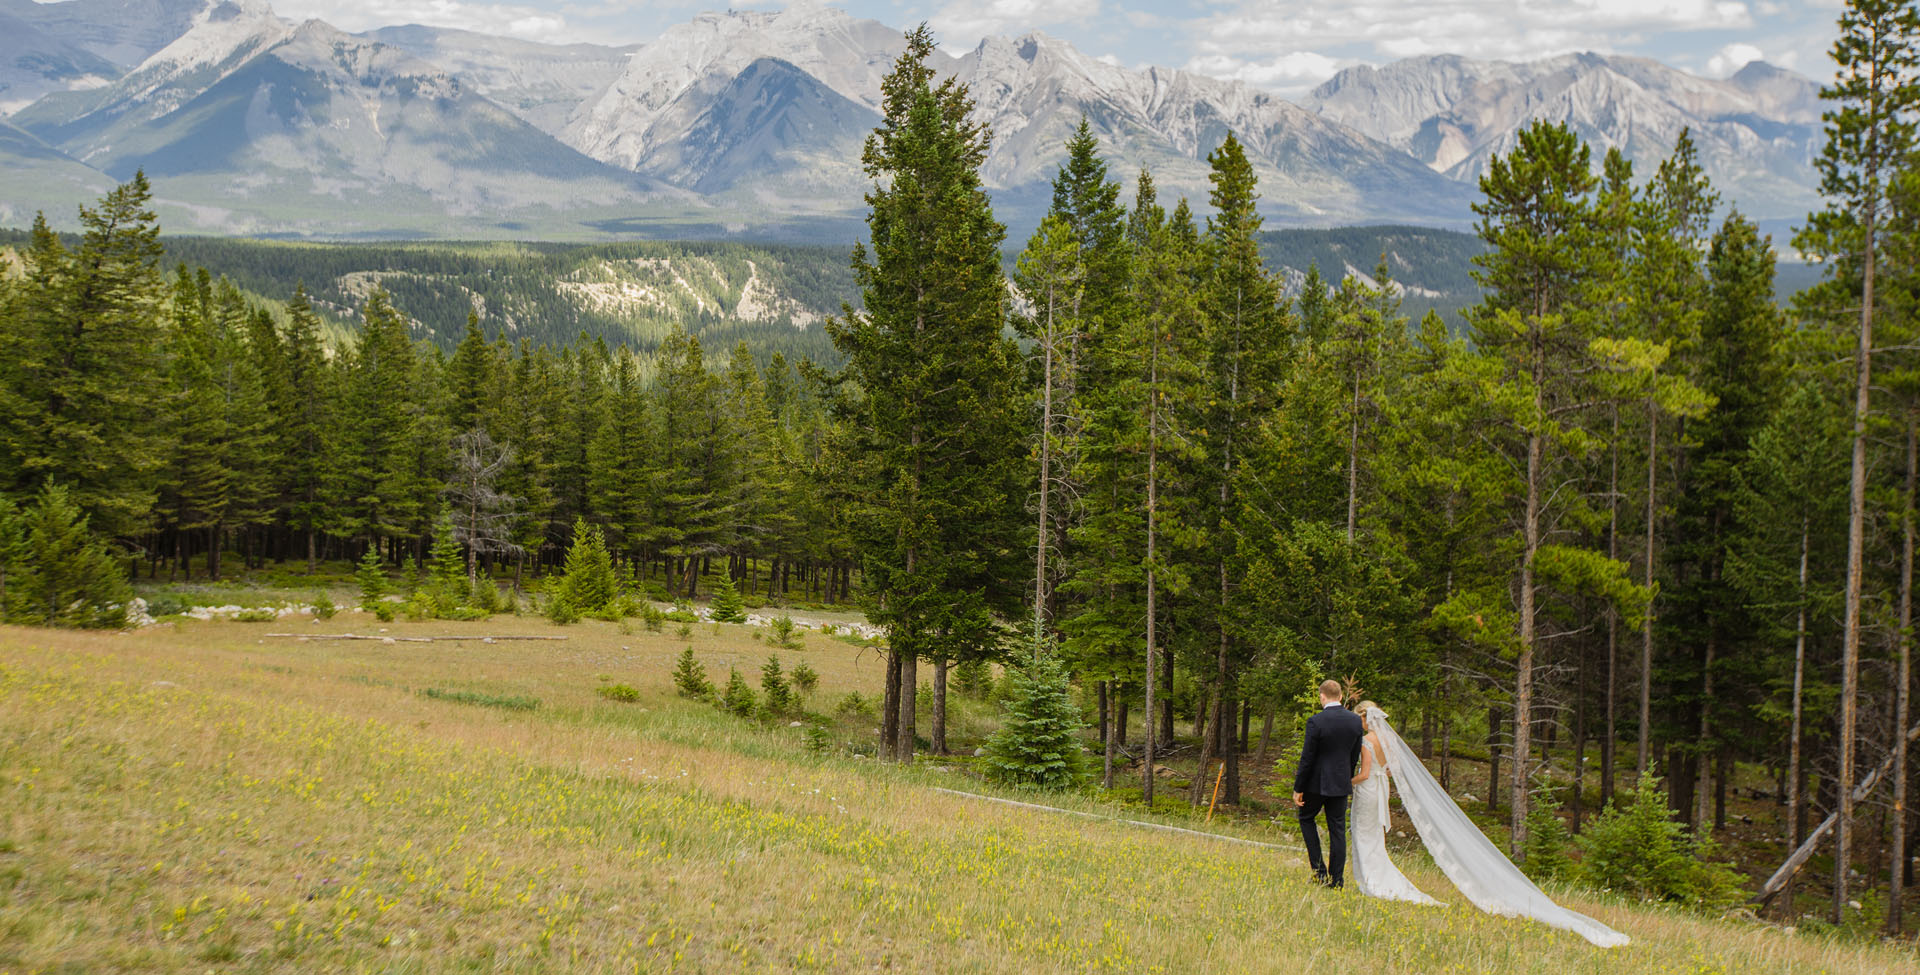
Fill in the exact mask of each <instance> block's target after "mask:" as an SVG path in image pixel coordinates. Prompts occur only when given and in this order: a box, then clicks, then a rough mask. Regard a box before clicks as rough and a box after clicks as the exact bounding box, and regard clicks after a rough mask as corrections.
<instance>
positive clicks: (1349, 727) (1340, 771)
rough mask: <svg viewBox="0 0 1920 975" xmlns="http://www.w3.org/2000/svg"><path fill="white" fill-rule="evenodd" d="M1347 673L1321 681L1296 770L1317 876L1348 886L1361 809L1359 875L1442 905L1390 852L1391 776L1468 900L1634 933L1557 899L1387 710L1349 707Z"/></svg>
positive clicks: (1588, 933)
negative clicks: (1481, 823) (1516, 861)
mask: <svg viewBox="0 0 1920 975" xmlns="http://www.w3.org/2000/svg"><path fill="white" fill-rule="evenodd" d="M1343 697H1344V694H1343V692H1342V689H1341V687H1340V682H1339V681H1332V680H1330V681H1327V682H1325V683H1323V684H1321V685H1320V712H1319V713H1318V714H1315V715H1314V716H1313V717H1311V718H1309V719H1307V730H1306V737H1305V739H1304V740H1303V741H1302V742H1301V748H1300V767H1299V770H1298V771H1297V772H1295V773H1294V778H1293V804H1294V805H1295V806H1296V807H1298V810H1299V814H1300V832H1301V834H1302V838H1303V839H1304V840H1305V842H1306V846H1307V863H1308V864H1309V865H1310V866H1312V867H1313V874H1314V878H1315V879H1316V880H1317V881H1318V882H1320V883H1321V884H1324V885H1325V886H1328V887H1343V886H1345V883H1344V876H1345V872H1346V861H1347V812H1348V808H1349V806H1351V808H1352V812H1353V850H1354V858H1353V861H1354V862H1353V877H1354V881H1355V883H1356V884H1357V885H1358V887H1359V888H1360V892H1361V893H1363V894H1365V895H1367V896H1368V897H1379V898H1383V899H1387V900H1400V901H1411V902H1413V903H1416V904H1431V905H1435V906H1439V904H1440V902H1439V901H1437V900H1434V899H1433V898H1432V897H1429V896H1427V895H1426V894H1425V893H1424V892H1422V891H1421V890H1420V888H1418V887H1416V886H1414V884H1413V882H1412V881H1410V880H1408V879H1407V877H1406V875H1405V874H1402V873H1401V872H1400V869H1399V868H1398V867H1395V866H1394V865H1393V858H1392V857H1390V856H1388V855H1387V824H1388V818H1387V785H1388V782H1389V781H1390V780H1391V781H1392V782H1394V783H1397V784H1398V786H1399V791H1400V803H1401V805H1402V806H1403V807H1405V809H1406V811H1407V815H1408V817H1409V818H1411V819H1412V820H1413V825H1414V828H1415V829H1417V830H1418V831H1419V833H1420V841H1421V842H1422V843H1424V844H1426V847H1427V852H1429V853H1431V854H1432V855H1433V862H1434V865H1435V866H1437V867H1439V868H1440V871H1441V872H1442V873H1444V874H1446V875H1447V879H1448V880H1451V881H1453V885H1454V886H1455V887H1458V888H1459V889H1460V893H1461V894H1463V895H1465V896H1466V898H1467V900H1469V901H1472V902H1473V904H1474V906H1475V907H1478V908H1479V909H1481V910H1483V911H1486V912H1487V913H1489V914H1497V915H1501V916H1504V917H1525V918H1532V919H1534V920H1536V921H1539V922H1541V923H1543V924H1547V925H1551V926H1553V927H1556V928H1561V929H1563V930H1567V931H1572V932H1573V933H1575V934H1578V935H1580V936H1581V937H1583V938H1586V939H1587V940H1588V941H1591V942H1593V943H1594V944H1596V945H1599V946H1601V947H1603V948H1612V947H1617V946H1620V945H1624V944H1626V943H1627V936H1626V935H1624V934H1621V933H1620V932H1618V931H1615V930H1613V929H1612V928H1609V927H1607V926H1606V925H1604V924H1601V923H1600V922H1599V921H1596V920H1594V919H1593V918H1590V917H1587V916H1586V915H1584V914H1578V913H1575V912H1573V911H1569V910H1567V909H1566V908H1564V907H1561V906H1560V905H1558V904H1555V903H1554V902H1553V901H1552V900H1551V899H1550V898H1548V897H1547V895H1546V894H1544V893H1542V892H1541V890H1540V888H1539V887H1537V886H1535V885H1534V883H1533V881H1531V880H1528V879H1527V877H1526V875H1525V874H1523V873H1521V872H1520V870H1519V868H1517V867H1515V866H1514V865H1513V861H1511V860H1508V859H1507V858H1506V857H1505V856H1504V855H1502V854H1501V852H1500V850H1499V849H1498V848H1497V847H1495V846H1494V845H1493V843H1492V841H1490V840H1488V839H1487V837H1486V834H1484V833H1482V832H1480V829H1479V827H1477V826H1475V825H1474V824H1473V821H1472V820H1470V819H1468V818H1467V814H1466V813H1465V812H1462V811H1461V809H1460V807H1459V805H1458V804H1456V803H1455V802H1454V801H1453V797H1452V796H1449V795H1448V794H1447V791H1446V790H1445V789H1443V788H1441V786H1440V783H1439V782H1437V781H1435V780H1434V778H1433V774H1432V773H1430V772H1428V771H1427V767H1426V765H1425V764H1424V763H1422V762H1421V761H1420V759H1419V757H1418V756H1416V755H1415V754H1414V753H1413V749H1411V748H1409V747H1407V743H1406V742H1404V741H1402V740H1401V739H1400V736H1399V735H1398V734H1395V733H1394V730H1393V725H1392V724H1390V723H1388V721H1387V714H1386V712H1385V711H1382V710H1380V707H1379V706H1378V705H1376V704H1374V703H1373V702H1372V701H1363V702H1361V703H1360V705H1359V706H1358V708H1356V709H1355V710H1352V711H1349V710H1347V709H1346V708H1345V707H1343V706H1341V703H1340V702H1341V700H1342V699H1343ZM1323 813H1324V814H1325V817H1326V822H1327V840H1328V847H1329V849H1328V851H1327V852H1328V854H1329V856H1328V858H1327V859H1325V860H1322V859H1321V856H1320V830H1319V828H1318V824H1317V823H1316V819H1318V818H1319V817H1320V816H1321V814H1323Z"/></svg>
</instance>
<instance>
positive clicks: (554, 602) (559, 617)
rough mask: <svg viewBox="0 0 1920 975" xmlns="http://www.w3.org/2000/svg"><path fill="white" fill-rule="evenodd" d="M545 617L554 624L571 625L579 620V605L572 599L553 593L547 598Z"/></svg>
mask: <svg viewBox="0 0 1920 975" xmlns="http://www.w3.org/2000/svg"><path fill="white" fill-rule="evenodd" d="M547 619H549V620H551V621H552V622H553V623H554V624H555V625H556V626H572V625H573V624H575V623H578V622H580V607H578V606H575V605H574V604H573V600H571V599H568V598H567V597H565V596H562V595H560V594H559V593H555V594H553V595H552V596H550V597H548V599H547Z"/></svg>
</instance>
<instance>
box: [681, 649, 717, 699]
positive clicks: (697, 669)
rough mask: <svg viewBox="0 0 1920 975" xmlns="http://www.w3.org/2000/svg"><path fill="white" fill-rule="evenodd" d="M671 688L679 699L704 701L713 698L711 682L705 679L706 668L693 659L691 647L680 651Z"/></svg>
mask: <svg viewBox="0 0 1920 975" xmlns="http://www.w3.org/2000/svg"><path fill="white" fill-rule="evenodd" d="M673 686H674V687H675V688H677V689H678V690H679V691H680V696H681V697H690V698H693V699H694V700H697V701H704V700H706V699H707V698H709V697H712V696H713V681H712V680H711V679H709V678H708V677H707V668H705V667H703V666H701V664H700V661H698V660H696V659H694V656H693V647H691V646H689V647H687V648H686V649H684V650H681V651H680V660H679V663H677V664H676V665H675V666H674V668H673Z"/></svg>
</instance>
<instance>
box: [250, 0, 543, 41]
mask: <svg viewBox="0 0 1920 975" xmlns="http://www.w3.org/2000/svg"><path fill="white" fill-rule="evenodd" d="M273 7H274V11H275V12H276V13H278V14H280V15H281V16H282V17H287V18H291V19H293V20H305V19H307V18H309V17H317V18H319V19H321V20H324V21H326V22H327V23H329V24H332V25H333V26H335V27H338V28H340V29H341V30H345V31H362V30H372V29H373V28H376V27H390V26H396V25H400V24H423V25H425V26H428V27H453V28H458V29H460V30H471V31H479V32H481V33H484V34H501V35H505V36H508V37H520V38H525V39H526V40H530V41H561V40H574V39H576V38H574V37H572V36H571V35H570V34H569V32H568V30H567V22H566V18H565V17H563V16H561V15H560V14H557V13H555V12H553V11H552V10H550V9H544V8H542V7H538V6H528V5H521V4H512V3H484V2H478V3H466V2H462V0H274V4H273Z"/></svg>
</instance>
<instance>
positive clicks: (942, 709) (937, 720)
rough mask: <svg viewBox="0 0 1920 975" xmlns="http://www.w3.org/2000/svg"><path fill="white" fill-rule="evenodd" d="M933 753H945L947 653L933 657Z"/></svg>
mask: <svg viewBox="0 0 1920 975" xmlns="http://www.w3.org/2000/svg"><path fill="white" fill-rule="evenodd" d="M933 753H934V754H935V755H945V754H946V753H947V655H946V654H944V653H943V654H941V655H939V656H937V657H935V658H933Z"/></svg>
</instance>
